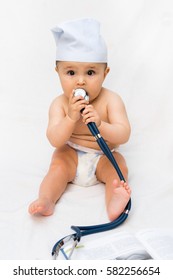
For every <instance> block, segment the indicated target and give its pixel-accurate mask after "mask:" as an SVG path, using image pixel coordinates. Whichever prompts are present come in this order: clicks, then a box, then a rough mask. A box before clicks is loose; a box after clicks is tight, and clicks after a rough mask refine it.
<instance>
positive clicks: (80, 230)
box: [52, 122, 131, 256]
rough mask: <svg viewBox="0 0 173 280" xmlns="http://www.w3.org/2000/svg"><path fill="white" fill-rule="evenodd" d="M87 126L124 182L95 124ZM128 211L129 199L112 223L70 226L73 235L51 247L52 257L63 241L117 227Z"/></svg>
mask: <svg viewBox="0 0 173 280" xmlns="http://www.w3.org/2000/svg"><path fill="white" fill-rule="evenodd" d="M87 126H88V128H89V130H90V131H91V133H92V135H93V136H94V137H95V139H96V141H97V143H98V145H99V147H100V149H101V150H102V151H103V153H104V154H105V155H106V156H107V158H108V159H109V160H110V162H111V163H112V165H113V166H114V168H115V170H116V171H117V174H118V176H119V178H120V180H121V181H124V182H125V178H124V176H123V174H122V172H121V170H120V168H119V166H118V164H117V162H116V160H115V158H114V156H113V154H112V152H111V150H110V149H109V147H108V145H107V144H106V142H105V140H104V139H103V138H102V136H101V135H100V132H99V130H98V128H97V126H96V124H95V123H94V122H90V123H88V124H87ZM130 209H131V198H130V199H129V201H128V203H127V205H126V207H125V210H124V212H123V213H122V214H120V216H119V217H118V218H117V219H116V220H114V221H112V222H109V223H104V224H98V225H92V226H71V229H72V230H74V231H75V233H73V234H70V235H67V236H65V237H63V238H62V239H60V240H59V241H57V242H56V244H55V245H54V246H53V249H52V256H53V255H54V254H56V249H57V247H58V246H61V244H62V243H63V244H64V242H65V239H68V238H73V240H77V241H78V242H79V241H80V239H81V237H82V236H86V235H89V234H95V233H99V232H103V231H108V230H111V229H114V228H116V227H118V226H119V225H121V224H122V223H123V222H124V221H125V220H126V219H127V217H128V213H129V211H130Z"/></svg>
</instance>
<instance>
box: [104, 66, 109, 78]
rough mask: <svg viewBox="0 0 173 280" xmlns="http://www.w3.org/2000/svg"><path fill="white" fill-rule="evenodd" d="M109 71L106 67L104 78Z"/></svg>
mask: <svg viewBox="0 0 173 280" xmlns="http://www.w3.org/2000/svg"><path fill="white" fill-rule="evenodd" d="M109 71H110V68H109V67H106V69H105V72H104V77H106V76H107V74H108V73H109Z"/></svg>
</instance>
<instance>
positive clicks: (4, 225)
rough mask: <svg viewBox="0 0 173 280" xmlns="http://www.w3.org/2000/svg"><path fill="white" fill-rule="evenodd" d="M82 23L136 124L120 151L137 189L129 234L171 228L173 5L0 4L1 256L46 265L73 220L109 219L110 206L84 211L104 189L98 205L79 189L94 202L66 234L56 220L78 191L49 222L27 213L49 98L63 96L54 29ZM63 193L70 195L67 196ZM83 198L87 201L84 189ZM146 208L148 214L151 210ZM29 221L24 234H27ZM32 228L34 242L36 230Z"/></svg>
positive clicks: (124, 1) (154, 0) (44, 162)
mask: <svg viewBox="0 0 173 280" xmlns="http://www.w3.org/2000/svg"><path fill="white" fill-rule="evenodd" d="M80 17H93V18H95V19H97V20H99V21H100V22H101V32H102V34H103V36H104V38H105V40H106V42H107V45H108V51H109V66H110V68H111V72H110V74H109V76H108V77H107V80H106V81H105V86H106V87H109V88H110V89H112V90H114V91H117V92H118V93H119V94H120V95H121V96H122V98H123V100H124V102H125V105H126V108H127V112H128V115H129V119H130V122H131V125H132V136H131V139H130V141H129V143H128V144H126V145H123V146H122V147H121V149H122V153H123V154H124V156H125V157H126V160H127V163H128V166H129V182H130V184H131V186H132V190H133V195H132V200H133V208H132V214H131V218H129V220H128V223H127V224H126V225H125V226H124V227H127V228H129V229H132V228H133V229H134V228H137V229H138V228H141V227H148V226H160V225H161V226H166V227H168V226H171V227H173V224H172V222H171V224H170V220H168V218H167V213H168V210H169V213H170V211H172V212H173V210H172V207H171V203H172V199H173V174H172V167H173V148H172V143H173V123H172V117H173V113H172V108H173V83H172V80H173V51H172V50H173V2H172V1H171V0H130V1H129V0H108V1H99V0H87V1H80V0H73V1H67V0H62V1H59V0H36V1H34V0H16V1H12V0H11V1H10V0H6V1H2V0H1V1H0V172H1V173H0V198H1V199H0V211H1V212H0V218H1V220H0V235H2V236H1V238H0V240H1V241H2V244H0V245H1V250H0V254H1V256H0V258H1V259H3V258H6V259H8V258H10V257H11V258H14V259H15V258H23V259H25V258H34V259H35V258H49V250H50V248H51V245H52V242H54V241H56V237H57V235H58V236H59V235H61V233H65V234H66V230H67V228H68V227H69V224H71V223H75V221H76V222H77V223H78V224H79V223H83V224H84V223H88V224H91V223H97V222H103V220H106V219H107V218H106V214H105V212H104V211H105V209H104V208H101V209H100V211H101V212H98V213H96V214H95V216H94V215H90V214H91V213H92V212H91V213H88V214H87V215H86V212H85V209H86V208H85V207H87V205H88V206H89V207H91V206H92V204H93V203H95V202H96V203H98V205H102V204H104V200H103V199H104V198H103V197H102V196H104V193H103V191H101V193H100V196H101V197H100V196H99V197H98V199H100V200H98V201H96V196H97V195H95V200H92V191H93V190H92V189H91V190H84V191H83V192H86V193H87V195H89V198H91V199H90V201H89V202H88V201H85V202H83V204H82V206H83V212H82V213H83V215H85V220H84V217H83V216H82V213H80V215H78V210H79V209H77V210H76V212H75V209H74V210H73V211H74V217H73V221H72V220H71V219H70V220H69V221H68V218H67V216H66V222H64V221H63V223H62V224H60V225H59V226H61V227H63V226H64V229H62V230H61V231H62V232H58V230H57V227H56V226H55V225H56V220H55V219H61V216H58V215H59V213H61V214H62V215H63V213H65V211H67V210H69V209H71V208H70V207H73V208H74V204H73V202H75V199H76V192H77V190H76V189H75V191H74V193H73V191H72V190H74V189H73V188H72V190H71V192H72V194H71V193H70V196H71V197H72V201H70V202H69V201H68V199H69V198H68V199H67V202H68V203H69V205H68V206H64V205H63V203H64V204H65V202H64V201H63V200H62V206H59V207H62V208H60V212H58V211H59V209H58V208H57V209H58V210H56V211H57V213H55V215H54V217H55V218H54V217H49V219H47V218H46V219H45V220H44V222H43V220H42V219H41V220H39V219H37V220H35V219H34V218H31V217H30V216H29V215H28V214H27V206H28V203H29V202H30V201H31V200H32V199H34V198H35V197H36V195H37V191H38V187H39V184H40V181H41V180H42V178H43V176H44V175H45V173H46V171H47V168H48V165H49V161H50V157H51V154H52V151H53V148H52V147H51V146H50V144H49V143H48V141H47V139H46V136H45V131H46V127H47V115H48V108H49V106H50V103H51V101H52V99H53V98H55V96H56V95H57V94H59V93H61V88H60V84H59V81H58V79H57V75H56V73H55V71H54V67H55V62H54V59H55V43H54V39H53V36H52V34H51V32H50V29H51V28H52V27H53V26H55V25H57V24H58V23H60V22H62V21H64V20H69V19H75V18H80ZM100 190H102V188H100ZM100 190H99V191H100ZM95 191H98V189H97V190H96V189H94V192H95ZM96 193H97V192H96ZM77 194H78V192H77ZM66 195H67V197H68V192H67V194H66ZM73 196H74V197H73ZM80 196H81V197H82V196H83V194H82V191H81V190H80V191H79V197H80ZM79 197H78V199H77V200H79ZM73 200H74V201H73ZM102 200H103V202H101V201H102ZM65 201H66V200H65ZM92 201H94V202H92ZM70 203H71V204H70ZM85 203H86V205H85ZM87 203H89V204H87ZM146 203H148V206H149V207H147V208H148V211H146V213H145V206H146ZM154 203H155V207H153V204H154ZM60 204H61V203H60ZM75 205H76V203H75ZM161 205H162V207H161ZM78 206H79V207H80V206H81V205H80V203H79V204H78ZM63 207H65V208H63ZM66 207H67V208H66ZM68 207H69V208H68ZM93 207H94V205H93ZM100 207H103V206H100ZM64 209H65V210H64ZM91 209H92V207H91ZM149 210H150V211H152V212H149ZM98 211H99V210H98ZM158 213H159V214H158ZM141 214H142V216H143V220H142V221H141ZM170 214H171V213H170ZM172 214H173V213H172ZM161 218H162V219H161ZM160 219H161V220H162V223H161V222H160ZM24 221H25V227H22V226H21V225H22V224H23V222H24ZM40 221H41V222H40ZM52 224H53V228H54V229H53V232H50V234H49V235H47V231H48V232H49V230H48V229H47V231H46V232H45V227H44V226H45V225H46V228H48V227H49V225H50V226H51V228H52ZM16 226H17V228H16ZM39 226H40V228H39ZM33 228H35V231H34V232H35V233H36V235H33V234H32V233H31V232H32V231H33ZM11 231H14V237H13V240H11V242H16V251H15V252H13V253H12V255H11V256H10V254H11V252H10V243H9V249H8V248H5V245H4V244H3V240H4V238H7V237H8V236H10V232H11ZM23 231H24V233H25V235H27V234H28V232H29V234H30V235H29V237H28V235H27V237H25V239H24V240H23V239H22V241H23V243H22V244H23V247H22V248H21V249H20V250H18V249H19V248H18V243H17V241H16V240H18V242H19V243H20V241H21V236H23ZM38 232H39V233H40V232H44V234H45V235H43V236H42V237H41V238H40V240H41V241H42V242H44V244H45V239H46V238H47V239H46V245H45V246H46V248H43V247H42V243H40V248H42V249H41V252H40V255H39V253H38V251H36V250H35V247H34V242H35V243H37V245H38V244H39V241H38V239H37V238H36V236H37V233H38ZM33 236H34V237H33ZM47 236H48V237H47ZM28 240H29V241H30V244H32V245H33V246H32V245H31V248H30V250H29V252H28V251H26V250H25V247H26V246H27V241H28ZM1 241H0V242H1ZM38 246H39V245H38Z"/></svg>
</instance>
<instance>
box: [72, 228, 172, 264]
mask: <svg viewBox="0 0 173 280" xmlns="http://www.w3.org/2000/svg"><path fill="white" fill-rule="evenodd" d="M83 239H84V240H81V242H80V243H79V245H78V246H77V248H76V249H75V250H74V253H73V257H72V259H80V260H104V259H117V260H118V259H119V260H130V259H131V260H145V259H157V260H168V259H169V260H173V229H169V230H168V229H167V230H162V229H146V230H141V231H139V232H137V233H136V234H132V233H127V232H118V233H117V232H115V231H114V232H113V233H111V234H110V232H109V234H108V233H106V232H105V234H104V236H102V237H99V234H94V235H93V240H92V241H91V240H90V241H87V237H85V238H83ZM68 250H69V248H68Z"/></svg>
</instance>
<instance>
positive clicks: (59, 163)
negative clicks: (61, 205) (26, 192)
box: [28, 145, 77, 216]
mask: <svg viewBox="0 0 173 280" xmlns="http://www.w3.org/2000/svg"><path fill="white" fill-rule="evenodd" d="M76 166H77V154H76V151H75V150H74V149H72V148H71V147H69V146H67V145H65V146H63V147H62V148H60V149H58V150H55V152H54V154H53V157H52V161H51V164H50V167H49V171H48V173H47V175H46V176H45V178H44V179H43V181H42V183H41V185H40V190H39V197H38V199H37V200H35V201H34V202H32V203H31V204H30V206H29V209H28V211H29V213H30V214H36V213H39V214H41V215H44V216H49V215H51V214H53V212H54V207H55V204H56V202H57V200H58V199H59V198H60V197H61V195H62V193H63V192H64V191H65V189H66V186H67V183H68V182H71V181H72V180H73V179H74V177H75V175H76Z"/></svg>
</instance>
